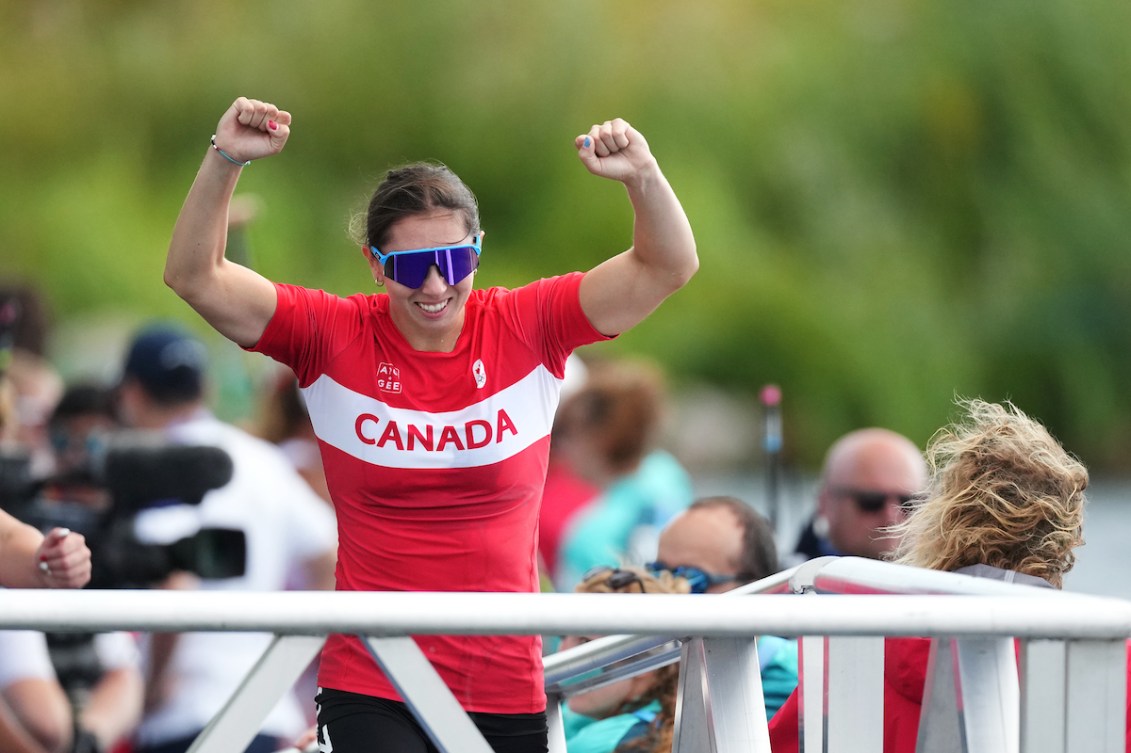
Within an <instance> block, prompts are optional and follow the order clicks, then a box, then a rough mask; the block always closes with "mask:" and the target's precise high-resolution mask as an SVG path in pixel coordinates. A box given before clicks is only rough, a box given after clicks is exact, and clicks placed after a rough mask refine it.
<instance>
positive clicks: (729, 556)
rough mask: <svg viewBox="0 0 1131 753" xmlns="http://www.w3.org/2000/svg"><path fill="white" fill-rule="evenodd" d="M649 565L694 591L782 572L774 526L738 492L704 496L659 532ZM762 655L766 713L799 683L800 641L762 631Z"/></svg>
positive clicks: (716, 590)
mask: <svg viewBox="0 0 1131 753" xmlns="http://www.w3.org/2000/svg"><path fill="white" fill-rule="evenodd" d="M648 568H649V569H651V570H653V571H660V570H667V571H668V572H671V573H672V574H673V575H676V576H678V577H681V578H684V579H685V580H687V582H688V584H689V585H690V587H691V592H692V593H711V594H718V593H724V592H726V591H730V590H732V589H735V588H738V587H739V586H742V585H745V584H747V583H752V582H754V581H756V580H761V579H762V578H765V577H767V576H769V575H773V574H774V573H776V572H778V554H777V547H776V546H775V544H774V534H773V529H771V528H770V523H769V521H768V520H766V518H765V517H763V516H762V515H760V514H759V513H758V511H757V510H755V509H754V508H753V507H751V506H750V505H748V504H746V503H745V502H743V501H742V500H741V499H738V498H737V497H728V496H719V497H703V498H701V499H697V500H696V501H695V502H693V503H692V504H691V506H690V507H688V508H687V509H686V510H685V511H683V512H682V513H680V514H679V515H677V516H676V517H674V518H672V520H671V522H669V523H668V524H667V525H666V526H665V527H664V529H663V531H661V532H660V541H659V546H658V547H657V550H656V561H655V562H653V563H651V564H649V565H648ZM758 659H759V663H760V665H761V675H762V694H763V697H764V698H765V703H766V718H767V719H768V718H770V717H772V716H773V715H774V713H775V712H776V711H777V710H778V708H780V707H781V705H782V704H783V703H785V700H786V699H787V698H789V695H790V694H791V693H792V692H793V689H794V688H795V687H797V642H796V641H793V640H788V639H786V638H781V637H779V636H776V635H765V636H759V638H758Z"/></svg>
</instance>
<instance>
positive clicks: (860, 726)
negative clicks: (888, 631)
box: [825, 637, 884, 753]
mask: <svg viewBox="0 0 1131 753" xmlns="http://www.w3.org/2000/svg"><path fill="white" fill-rule="evenodd" d="M825 676H826V678H827V685H826V687H827V693H828V696H827V697H828V706H827V710H826V713H827V720H828V721H827V725H828V726H827V730H828V737H827V740H826V742H827V747H826V750H827V751H828V752H829V753H882V751H883V747H884V639H883V638H838V637H830V638H829V639H828V655H827V657H826V665H825Z"/></svg>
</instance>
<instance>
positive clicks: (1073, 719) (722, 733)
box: [0, 558, 1131, 753]
mask: <svg viewBox="0 0 1131 753" xmlns="http://www.w3.org/2000/svg"><path fill="white" fill-rule="evenodd" d="M783 591H792V592H795V593H796V592H811V593H816V594H818V596H807V597H804V598H801V597H798V596H795V595H786V594H783V593H782V592H783ZM900 591H903V592H911V593H912V594H913V595H898V596H891V595H883V594H885V593H888V592H900ZM759 592H762V593H765V595H763V596H762V597H761V598H757V599H750V598H734V597H733V596H731V595H721V596H711V595H679V596H674V595H657V594H648V595H639V594H631V595H621V594H617V595H613V594H498V593H326V592H283V593H232V592H172V591H156V590H155V591H75V592H64V591H39V590H22V591H17V590H6V591H0V629H10V628H12V629H15V628H18V629H37V630H55V631H66V630H74V631H107V630H134V631H186V630H210V631H236V632H242V631H256V632H269V633H273V634H275V636H276V638H275V640H274V642H273V643H272V644H271V646H270V647H269V649H268V650H267V652H266V653H265V654H264V656H263V657H262V658H261V659H260V661H259V663H258V664H257V665H256V667H255V668H254V669H253V670H252V672H251V673H250V674H249V675H248V677H247V678H246V679H245V681H244V683H243V685H242V686H241V688H240V689H239V690H238V691H237V692H236V694H235V695H234V696H233V698H232V700H231V701H230V702H229V704H228V705H227V706H226V707H225V708H224V709H223V710H222V711H221V712H220V713H219V714H218V715H217V717H216V718H215V719H214V720H213V722H212V724H211V725H210V726H209V728H208V729H206V730H205V731H204V733H202V734H201V736H200V737H199V738H198V740H197V742H196V743H195V745H194V746H193V749H192V750H193V751H194V752H201V753H205V752H206V753H231V752H234V751H239V750H242V749H243V747H244V746H245V745H246V743H247V741H249V740H250V739H251V737H252V736H254V734H255V733H256V731H257V730H258V727H259V725H260V723H261V722H262V719H263V718H264V717H265V716H266V714H267V712H268V710H269V709H270V708H271V706H273V705H274V703H275V701H276V700H277V699H278V698H279V696H280V695H281V694H282V693H283V692H284V691H285V690H286V689H287V688H289V687H290V686H291V685H292V684H293V683H294V681H295V679H296V678H297V677H298V675H299V674H300V673H301V671H302V670H303V669H304V668H305V667H306V666H307V664H308V663H309V661H310V659H311V658H312V657H313V656H314V655H315V653H316V652H317V650H318V648H319V647H320V646H321V644H322V641H323V640H324V638H325V636H326V635H328V634H329V633H348V634H355V635H358V636H360V637H362V638H363V639H364V640H365V642H366V644H367V645H368V647H369V649H370V651H371V653H372V654H373V656H374V659H375V661H377V662H378V664H379V665H380V666H381V667H382V668H383V669H384V670H385V672H386V673H387V674H388V675H389V676H390V678H391V679H392V680H393V682H394V683H395V684H396V686H397V687H398V689H399V690H400V691H401V693H402V695H403V696H404V698H405V699H406V702H408V704H409V706H410V707H411V708H412V709H413V712H414V713H415V714H416V715H417V717H418V718H419V719H420V720H421V722H422V724H423V725H424V727H425V729H426V730H428V732H429V734H430V735H431V736H432V739H433V741H434V742H435V743H436V744H437V746H438V747H439V748H440V749H441V750H445V751H487V750H489V749H488V748H487V746H486V743H485V742H483V739H482V737H481V736H480V735H479V734H478V732H477V731H476V730H475V728H474V726H473V725H472V724H471V722H470V721H469V720H468V718H467V716H466V714H464V713H463V712H462V711H461V710H460V709H459V707H458V705H456V704H455V701H454V698H452V696H451V694H450V693H449V692H448V691H447V689H446V688H445V687H444V686H443V684H442V683H441V682H440V681H439V678H438V675H436V673H435V671H434V670H433V669H432V668H431V666H430V665H429V664H428V663H427V661H426V660H425V658H424V656H423V654H422V653H421V652H420V651H419V650H418V649H417V647H416V644H415V643H414V642H413V641H412V640H411V639H410V638H408V637H407V636H409V635H414V634H429V633H430V634H471V635H485V634H526V635H529V634H542V635H570V634H588V635H592V634H603V635H608V636H613V637H609V638H602V639H599V640H596V641H592V642H590V643H588V644H586V645H585V646H582V647H579V648H576V649H571V650H570V651H569V652H562V653H561V654H559V655H555V656H550V657H547V659H546V670H547V690H548V693H549V694H550V697H551V703H550V707H551V708H550V710H549V716H550V722H551V733H552V736H551V750H552V751H560V750H564V741H563V740H562V739H561V728H560V719H559V718H558V715H557V713H556V711H557V702H558V701H560V699H561V698H562V697H564V696H566V695H569V694H571V693H574V692H580V690H581V689H584V688H587V687H593V686H594V685H595V684H598V683H600V682H608V681H611V680H612V679H615V678H616V677H623V676H626V674H627V673H634V672H639V671H644V670H645V669H648V668H653V667H655V666H659V665H660V664H662V663H664V662H668V661H674V660H675V659H676V658H679V657H682V663H681V669H680V672H681V679H680V687H681V696H680V702H679V712H678V714H677V717H678V719H677V741H676V750H677V751H680V752H681V753H687V752H688V751H726V752H729V751H738V750H741V751H744V752H745V751H759V752H764V751H769V745H768V737H767V733H766V721H765V715H764V710H763V707H762V695H761V683H760V680H759V676H758V663H757V655H756V647H755V645H754V640H753V639H752V638H751V636H755V635H763V634H770V635H783V636H817V637H816V638H805V639H804V640H803V644H802V662H803V678H802V688H803V700H802V708H803V712H802V718H803V724H804V745H805V747H804V751H805V753H809V752H810V751H815V750H827V751H829V752H830V753H848V752H850V751H851V752H853V753H854V752H855V751H861V752H862V753H863V752H864V751H870V752H874V753H879V751H880V750H881V746H880V744H879V743H878V742H877V739H878V738H877V734H878V733H877V730H882V728H883V725H882V710H883V703H882V671H883V665H882V656H883V653H882V647H883V643H882V636H893V635H895V636H930V637H938V638H941V639H944V640H940V641H936V647H937V649H938V650H937V651H936V652H935V654H934V655H933V658H932V671H931V673H930V676H929V682H931V683H932V684H931V690H930V692H929V693H928V698H927V700H926V702H925V706H924V713H923V724H922V725H921V734H920V747H919V750H920V751H924V752H926V751H932V752H933V751H943V750H947V751H950V750H970V751H980V750H986V751H989V750H992V751H993V753H1002V751H1006V752H1007V753H1008V751H1015V750H1019V751H1024V753H1052V751H1057V752H1058V753H1060V752H1062V751H1075V750H1088V751H1097V752H1099V753H1115V751H1122V750H1123V734H1124V725H1125V720H1124V714H1125V684H1126V659H1125V649H1124V641H1125V639H1127V638H1128V637H1129V636H1131V602H1126V601H1123V600H1118V599H1109V598H1103V597H1095V596H1082V595H1075V594H1066V593H1061V592H1056V591H1051V590H1047V589H1036V588H1031V587H1027V586H1018V585H1011V584H1004V583H998V582H995V581H987V580H981V579H977V578H971V577H968V576H962V575H954V574H950V573H938V572H933V571H926V570H920V569H916V568H907V567H901V566H898V565H890V564H885V563H879V562H872V561H869V560H858V559H854V558H841V559H835V558H825V559H824V560H819V561H814V562H812V563H806V564H805V565H802V566H800V567H798V568H796V569H794V570H793V571H789V572H788V573H784V574H781V575H779V576H775V577H773V578H770V579H766V580H765V581H760V582H759V583H756V584H751V585H750V586H747V587H745V588H744V589H742V592H741V593H738V594H737V595H739V596H741V595H749V594H752V593H759ZM840 592H850V593H854V594H856V595H853V596H851V597H843V596H823V595H820V594H828V593H840ZM987 597H989V598H987ZM1005 597H1008V598H1005ZM1012 637H1017V638H1020V639H1022V642H1021V661H1022V665H1023V667H1024V670H1025V671H1024V673H1023V682H1021V683H1020V684H1018V680H1017V672H1016V665H1015V664H1014V663H1012V662H1013V656H1014V654H1013V642H1012V640H1011V638H1012ZM676 645H678V646H679V653H678V654H677V653H676V652H675V646H676ZM987 668H988V670H989V671H987ZM594 672H596V673H597V675H598V676H597V677H596V678H595V677H592V675H593V673H594ZM826 683H827V685H826ZM814 687H816V688H818V689H820V690H821V692H818V693H812V692H809V693H805V692H804V689H805V688H814ZM995 687H996V688H997V690H993V688H995ZM1010 688H1013V689H1014V692H1013V694H1012V696H1011V695H1010V692H1011V691H1010ZM826 690H827V692H825V691H826ZM956 693H957V694H958V695H956ZM826 698H827V703H826V701H825V699H826ZM957 709H962V713H958V711H957ZM983 712H984V713H983ZM959 725H962V726H959ZM953 740H962V741H964V742H963V743H962V744H964V745H965V747H957V748H956V747H954V744H953ZM989 745H996V746H998V747H987V746H989ZM948 746H949V747H948Z"/></svg>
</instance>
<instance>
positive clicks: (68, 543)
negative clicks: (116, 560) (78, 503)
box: [0, 351, 91, 588]
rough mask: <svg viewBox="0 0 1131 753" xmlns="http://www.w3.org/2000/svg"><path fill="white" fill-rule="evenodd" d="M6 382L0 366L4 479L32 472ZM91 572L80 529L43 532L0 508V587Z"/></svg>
mask: <svg viewBox="0 0 1131 753" xmlns="http://www.w3.org/2000/svg"><path fill="white" fill-rule="evenodd" d="M0 354H2V351H0ZM9 387H10V385H9V382H8V379H7V373H6V372H4V371H3V370H2V369H0V463H3V468H2V469H0V471H2V472H3V476H4V478H3V481H4V482H5V483H8V478H7V477H8V476H9V475H11V476H26V477H28V478H30V477H31V471H30V469H29V468H28V463H29V458H28V454H27V451H26V449H25V448H24V447H23V446H22V445H21V443H20V442H19V441H18V440H17V439H16V436H17V432H16V427H17V426H18V423H19V420H18V414H17V412H16V410H15V407H14V405H13V402H12V401H11V400H9V399H7V398H5V395H9V396H10V394H11V393H10V391H9ZM5 491H7V490H6V489H5ZM90 572H91V569H90V549H89V548H88V547H87V545H86V538H85V537H84V536H83V535H82V534H80V533H72V532H71V531H70V530H68V529H66V528H63V527H56V528H52V529H51V530H49V531H48V532H47V533H46V534H43V533H40V532H39V531H38V530H37V529H36V528H35V527H33V526H31V525H28V524H27V523H24V522H22V521H20V520H17V519H16V518H14V517H12V515H10V514H9V513H7V512H5V511H4V510H0V587H5V588H82V587H83V586H85V585H86V584H87V583H89V582H90Z"/></svg>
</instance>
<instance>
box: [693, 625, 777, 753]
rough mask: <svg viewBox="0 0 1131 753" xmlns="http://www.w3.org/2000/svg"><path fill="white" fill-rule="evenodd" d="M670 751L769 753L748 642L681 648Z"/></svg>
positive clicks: (716, 641)
mask: <svg viewBox="0 0 1131 753" xmlns="http://www.w3.org/2000/svg"><path fill="white" fill-rule="evenodd" d="M672 751H673V753H770V733H769V729H768V726H767V723H766V704H765V698H764V697H763V695H762V674H761V665H760V663H759V661H758V645H757V642H756V641H755V640H754V639H753V638H693V639H691V640H689V641H687V642H686V643H685V644H684V645H683V649H682V657H681V659H680V666H679V692H678V695H677V702H676V721H675V732H674V739H673V743H672Z"/></svg>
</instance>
